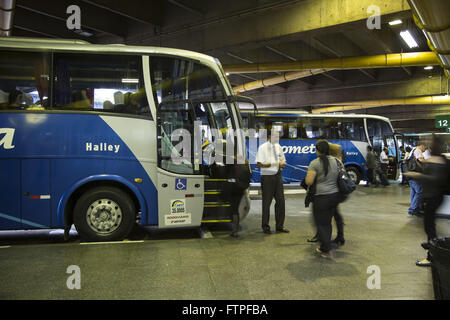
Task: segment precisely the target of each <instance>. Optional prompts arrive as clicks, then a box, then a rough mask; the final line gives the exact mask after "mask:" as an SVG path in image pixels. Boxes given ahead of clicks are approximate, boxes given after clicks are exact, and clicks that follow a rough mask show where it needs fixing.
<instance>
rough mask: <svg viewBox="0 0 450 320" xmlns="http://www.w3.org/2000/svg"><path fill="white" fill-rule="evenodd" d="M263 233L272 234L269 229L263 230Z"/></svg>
mask: <svg viewBox="0 0 450 320" xmlns="http://www.w3.org/2000/svg"><path fill="white" fill-rule="evenodd" d="M263 232H264V233H265V234H272V232H271V231H270V229H264V230H263Z"/></svg>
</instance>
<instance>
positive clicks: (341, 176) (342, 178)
mask: <svg viewBox="0 0 450 320" xmlns="http://www.w3.org/2000/svg"><path fill="white" fill-rule="evenodd" d="M336 164H337V166H338V171H339V173H338V178H337V185H338V188H339V193H340V194H341V197H342V201H343V200H345V199H346V198H347V197H348V195H349V194H350V193H352V192H353V191H355V189H356V184H355V183H354V182H353V180H352V179H351V178H350V176H349V175H348V173H347V171H346V170H345V168H344V166H343V165H342V163H341V162H340V161H339V160H338V159H336Z"/></svg>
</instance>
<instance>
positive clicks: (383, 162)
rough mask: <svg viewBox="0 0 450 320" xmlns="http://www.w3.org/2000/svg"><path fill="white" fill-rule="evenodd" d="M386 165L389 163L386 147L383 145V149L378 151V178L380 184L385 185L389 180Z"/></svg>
mask: <svg viewBox="0 0 450 320" xmlns="http://www.w3.org/2000/svg"><path fill="white" fill-rule="evenodd" d="M388 165H389V157H388V148H387V147H384V148H383V151H381V153H380V169H381V172H380V173H381V174H380V179H381V184H382V185H383V186H385V187H386V186H388V185H389V181H388V179H387V172H388Z"/></svg>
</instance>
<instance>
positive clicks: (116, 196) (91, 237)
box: [74, 186, 136, 241]
mask: <svg viewBox="0 0 450 320" xmlns="http://www.w3.org/2000/svg"><path fill="white" fill-rule="evenodd" d="M135 211H136V210H135V206H134V203H133V200H132V199H131V198H130V196H129V195H128V194H127V193H126V192H124V191H122V190H121V189H119V188H116V187H109V186H103V187H97V188H93V189H90V190H88V191H87V192H85V193H84V194H83V195H82V196H81V197H80V198H79V199H78V201H77V203H76V205H75V208H74V223H75V227H76V228H77V231H78V234H79V235H80V237H81V239H82V240H86V241H113V240H123V239H124V238H125V237H126V236H127V235H128V234H129V233H130V231H131V229H132V228H133V226H134V223H135V220H136V212H135Z"/></svg>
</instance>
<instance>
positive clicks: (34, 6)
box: [15, 0, 126, 38]
mask: <svg viewBox="0 0 450 320" xmlns="http://www.w3.org/2000/svg"><path fill="white" fill-rule="evenodd" d="M70 5H78V6H79V7H80V9H81V27H82V29H89V30H91V31H95V32H99V33H106V34H110V35H114V36H117V37H121V38H124V37H125V36H126V29H125V28H124V27H123V25H122V23H123V22H122V21H117V20H115V19H114V18H115V17H111V15H110V14H109V13H108V12H106V11H104V10H100V9H98V8H92V6H89V5H86V4H84V3H83V2H81V1H76V0H58V1H52V2H51V3H47V2H42V1H34V0H19V1H17V4H16V6H17V8H18V9H21V10H20V11H16V14H15V17H17V16H20V15H21V14H23V11H24V10H26V11H29V12H32V13H34V14H37V15H40V16H41V18H39V17H38V18H35V19H34V20H33V21H32V22H33V23H35V24H36V28H38V29H39V28H41V27H43V24H42V23H40V22H41V21H42V16H44V17H48V18H51V19H54V20H58V21H60V22H62V24H61V27H60V28H61V29H65V30H68V29H67V27H66V20H67V18H68V17H69V15H68V14H67V13H66V10H67V7H69V6H70ZM45 22H46V23H47V22H48V19H46V21H45Z"/></svg>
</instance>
